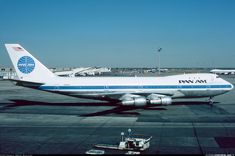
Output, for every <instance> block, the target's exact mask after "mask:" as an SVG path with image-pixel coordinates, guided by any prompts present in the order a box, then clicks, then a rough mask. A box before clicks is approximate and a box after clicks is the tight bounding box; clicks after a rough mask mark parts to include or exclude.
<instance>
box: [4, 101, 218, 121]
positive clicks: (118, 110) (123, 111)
mask: <svg viewBox="0 0 235 156" xmlns="http://www.w3.org/2000/svg"><path fill="white" fill-rule="evenodd" d="M10 101H12V102H13V103H5V104H6V105H5V106H4V107H2V108H1V110H6V109H11V108H14V107H21V106H66V107H69V106H77V107H79V106H87V107H89V106H93V107H94V106H114V108H112V109H108V110H104V111H99V112H95V113H87V114H82V115H80V116H84V117H89V116H104V115H109V114H120V115H140V113H139V112H136V111H137V110H167V108H165V107H164V106H161V105H147V106H139V107H136V106H121V105H117V103H113V102H89V103H88V102H78V103H77V102H76V103H71V102H70V103H52V102H40V101H30V100H20V99H12V100H10ZM214 103H219V102H214ZM172 105H173V106H174V105H208V102H203V101H182V102H179V101H177V102H173V103H172ZM115 106H116V107H115ZM167 107H168V106H167ZM132 111H134V112H132Z"/></svg>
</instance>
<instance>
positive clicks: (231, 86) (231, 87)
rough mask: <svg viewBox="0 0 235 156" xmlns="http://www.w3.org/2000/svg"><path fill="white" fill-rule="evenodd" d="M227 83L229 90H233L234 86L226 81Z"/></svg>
mask: <svg viewBox="0 0 235 156" xmlns="http://www.w3.org/2000/svg"><path fill="white" fill-rule="evenodd" d="M227 83H228V85H230V90H232V89H233V88H234V85H233V84H232V83H230V82H228V81H227Z"/></svg>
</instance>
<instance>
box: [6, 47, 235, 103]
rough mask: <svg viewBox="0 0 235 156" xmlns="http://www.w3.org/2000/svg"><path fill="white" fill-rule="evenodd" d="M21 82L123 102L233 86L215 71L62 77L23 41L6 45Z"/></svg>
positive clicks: (201, 94)
mask: <svg viewBox="0 0 235 156" xmlns="http://www.w3.org/2000/svg"><path fill="white" fill-rule="evenodd" d="M5 46H6V49H7V51H8V54H9V56H10V58H11V61H12V63H13V66H14V68H15V71H16V73H17V75H18V78H19V79H18V80H14V81H16V82H17V85H20V86H24V87H29V88H34V89H38V90H42V91H47V92H53V93H58V94H63V95H68V96H73V97H79V98H90V99H99V100H108V101H110V100H111V101H113V100H115V101H116V102H117V103H119V104H121V105H127V106H145V105H148V104H152V105H169V104H171V103H172V99H173V98H201V97H209V99H210V102H212V97H214V96H217V95H220V94H223V93H226V92H228V91H230V90H232V89H233V85H232V84H231V83H229V82H227V81H225V80H223V79H222V78H220V77H218V76H217V75H215V74H207V73H202V74H182V75H174V76H165V77H78V78H71V77H59V76H57V75H55V74H53V73H52V72H51V71H50V70H49V69H48V68H46V67H45V66H44V65H43V64H42V63H41V62H39V61H38V60H37V59H36V58H35V57H33V56H32V55H31V54H30V53H29V52H27V51H26V50H25V49H24V48H23V47H22V46H20V45H19V44H5Z"/></svg>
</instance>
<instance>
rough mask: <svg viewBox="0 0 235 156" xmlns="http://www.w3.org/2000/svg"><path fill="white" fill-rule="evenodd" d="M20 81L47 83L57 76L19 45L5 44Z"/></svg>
mask: <svg viewBox="0 0 235 156" xmlns="http://www.w3.org/2000/svg"><path fill="white" fill-rule="evenodd" d="M5 46H6V49H7V52H8V54H9V56H10V58H11V61H12V63H13V66H14V68H15V71H16V73H17V76H18V77H19V80H20V81H27V82H35V83H45V82H47V81H48V79H49V78H52V77H55V75H54V74H53V73H52V72H51V71H50V70H49V69H48V68H46V67H45V66H44V65H43V64H42V63H41V62H39V61H38V60H37V59H36V58H35V57H33V56H32V55H31V54H30V53H29V52H28V51H26V50H25V49H24V48H23V47H22V46H21V45H19V44H5Z"/></svg>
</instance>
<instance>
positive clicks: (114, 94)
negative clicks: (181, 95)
mask: <svg viewBox="0 0 235 156" xmlns="http://www.w3.org/2000/svg"><path fill="white" fill-rule="evenodd" d="M151 94H153V93H145V92H129V93H126V92H123V93H122V92H107V93H102V94H99V96H103V97H106V98H109V99H115V100H121V99H122V97H124V96H129V97H141V96H142V97H147V96H149V95H151ZM154 94H155V95H158V96H159V97H163V96H173V94H163V93H154Z"/></svg>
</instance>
